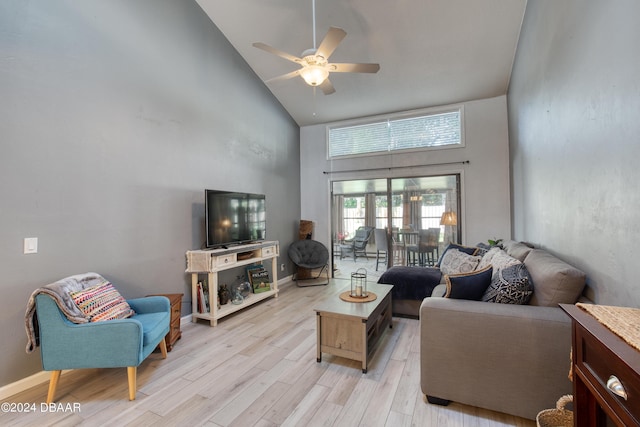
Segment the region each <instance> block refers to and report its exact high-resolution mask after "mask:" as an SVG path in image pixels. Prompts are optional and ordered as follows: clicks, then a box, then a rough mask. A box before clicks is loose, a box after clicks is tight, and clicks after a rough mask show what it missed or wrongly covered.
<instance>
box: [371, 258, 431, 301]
mask: <svg viewBox="0 0 640 427" xmlns="http://www.w3.org/2000/svg"><path fill="white" fill-rule="evenodd" d="M441 278H442V273H441V272H440V269H438V268H431V267H404V266H394V267H391V268H390V269H388V270H387V271H385V272H384V273H382V275H381V276H380V279H379V280H378V283H385V284H388V285H393V289H392V290H391V298H392V299H394V300H401V299H408V300H418V301H422V300H423V299H425V298H426V297H430V296H431V293H432V292H433V289H434V288H435V287H436V286H438V285H439V284H440V280H441Z"/></svg>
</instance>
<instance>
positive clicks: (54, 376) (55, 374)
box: [47, 371, 62, 404]
mask: <svg viewBox="0 0 640 427" xmlns="http://www.w3.org/2000/svg"><path fill="white" fill-rule="evenodd" d="M61 372H62V371H51V379H50V380H49V392H48V393H47V404H49V403H51V402H53V398H54V397H55V395H56V387H57V386H58V380H59V379H60V373H61Z"/></svg>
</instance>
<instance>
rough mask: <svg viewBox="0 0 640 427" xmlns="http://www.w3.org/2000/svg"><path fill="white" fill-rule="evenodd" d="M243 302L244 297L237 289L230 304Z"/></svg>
mask: <svg viewBox="0 0 640 427" xmlns="http://www.w3.org/2000/svg"><path fill="white" fill-rule="evenodd" d="M243 302H244V297H243V296H242V294H241V293H240V290H239V289H236V291H235V292H234V293H233V299H232V300H231V304H235V305H240V304H242V303H243Z"/></svg>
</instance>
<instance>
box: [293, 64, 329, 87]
mask: <svg viewBox="0 0 640 427" xmlns="http://www.w3.org/2000/svg"><path fill="white" fill-rule="evenodd" d="M300 76H302V78H303V79H304V81H305V82H307V84H308V85H309V86H320V85H321V84H322V82H324V81H325V80H326V79H327V77H329V71H328V70H327V69H326V67H323V66H321V65H308V66H306V67H304V68H303V69H302V70H301V71H300Z"/></svg>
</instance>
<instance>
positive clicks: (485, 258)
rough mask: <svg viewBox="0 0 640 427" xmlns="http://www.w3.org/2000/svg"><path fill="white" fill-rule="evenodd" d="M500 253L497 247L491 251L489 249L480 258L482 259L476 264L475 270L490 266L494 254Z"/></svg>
mask: <svg viewBox="0 0 640 427" xmlns="http://www.w3.org/2000/svg"><path fill="white" fill-rule="evenodd" d="M500 251H502V249H500V248H499V247H497V246H494V247H492V248H491V249H489V250H488V251H487V253H486V254H484V255H483V256H482V259H481V260H480V262H479V263H478V267H476V268H477V269H478V270H482V269H483V268H485V267H486V266H488V265H491V260H492V259H493V257H494V256H495V254H497V253H498V252H500Z"/></svg>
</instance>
